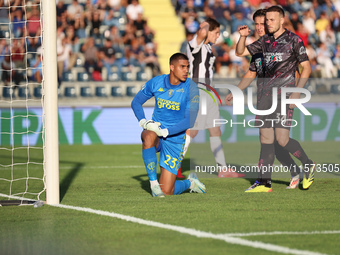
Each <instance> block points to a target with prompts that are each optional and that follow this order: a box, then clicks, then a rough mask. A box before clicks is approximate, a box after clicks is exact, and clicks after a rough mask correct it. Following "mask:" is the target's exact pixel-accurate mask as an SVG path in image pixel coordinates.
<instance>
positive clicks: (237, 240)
mask: <svg viewBox="0 0 340 255" xmlns="http://www.w3.org/2000/svg"><path fill="white" fill-rule="evenodd" d="M51 206H54V207H59V208H64V209H72V210H76V211H82V212H87V213H93V214H97V215H102V216H108V217H113V218H117V219H121V220H125V221H128V222H134V223H138V224H142V225H146V226H152V227H157V228H162V229H167V230H173V231H176V232H179V233H183V234H188V235H191V236H196V237H199V238H211V239H216V240H222V241H225V242H227V243H231V244H238V245H243V246H249V247H252V248H258V249H264V250H267V251H274V252H280V253H284V254H297V255H324V254H322V253H318V252H312V251H305V250H298V249H291V248H287V247H283V246H279V245H275V244H269V243H263V242H258V241H249V240H245V239H241V238H237V237H232V236H228V235H225V234H213V233H209V232H204V231H200V230H196V229H192V228H185V227H181V226H175V225H170V224H164V223H160V222H155V221H149V220H144V219H140V218H136V217H132V216H128V215H123V214H118V213H113V212H107V211H101V210H95V209H91V208H84V207H78V206H70V205H62V204H58V205H51Z"/></svg>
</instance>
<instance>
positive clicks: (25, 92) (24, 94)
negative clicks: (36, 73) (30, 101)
mask: <svg viewBox="0 0 340 255" xmlns="http://www.w3.org/2000/svg"><path fill="white" fill-rule="evenodd" d="M18 96H19V97H21V98H30V97H31V95H30V91H29V89H28V88H27V87H19V89H18Z"/></svg>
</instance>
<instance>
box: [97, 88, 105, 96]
mask: <svg viewBox="0 0 340 255" xmlns="http://www.w3.org/2000/svg"><path fill="white" fill-rule="evenodd" d="M96 96H97V97H106V89H105V87H103V86H99V87H96Z"/></svg>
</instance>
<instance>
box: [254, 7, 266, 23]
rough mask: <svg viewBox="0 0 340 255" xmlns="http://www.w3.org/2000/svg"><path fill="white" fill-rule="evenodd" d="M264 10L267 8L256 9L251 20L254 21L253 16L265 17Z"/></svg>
mask: <svg viewBox="0 0 340 255" xmlns="http://www.w3.org/2000/svg"><path fill="white" fill-rule="evenodd" d="M266 12H267V9H258V10H257V11H256V12H254V14H253V20H254V21H255V18H257V17H266Z"/></svg>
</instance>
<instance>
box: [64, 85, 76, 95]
mask: <svg viewBox="0 0 340 255" xmlns="http://www.w3.org/2000/svg"><path fill="white" fill-rule="evenodd" d="M76 96H77V95H76V88H75V87H65V97H76Z"/></svg>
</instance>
